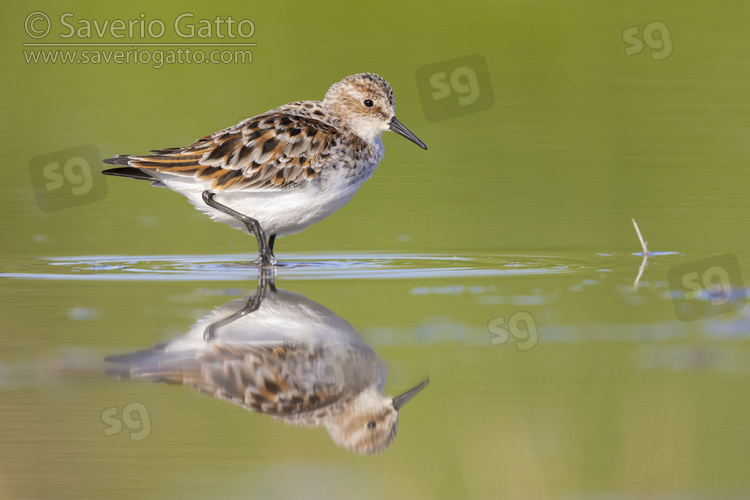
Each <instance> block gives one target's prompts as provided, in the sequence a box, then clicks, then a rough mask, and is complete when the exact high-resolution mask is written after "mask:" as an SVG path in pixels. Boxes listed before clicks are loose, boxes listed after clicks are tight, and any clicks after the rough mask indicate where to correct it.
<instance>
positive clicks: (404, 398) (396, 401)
mask: <svg viewBox="0 0 750 500" xmlns="http://www.w3.org/2000/svg"><path fill="white" fill-rule="evenodd" d="M417 140H419V139H417ZM429 383H430V379H427V380H425V381H424V382H422V383H421V384H419V385H418V386H416V387H414V388H412V389H409V390H408V391H406V392H405V393H403V394H401V395H400V396H396V397H395V398H393V407H394V408H395V409H396V410H399V409H400V408H401V407H402V406H404V405H405V404H406V403H408V402H409V400H410V399H411V398H413V397H414V396H416V395H417V393H418V392H419V391H421V390H422V389H424V388H425V387H427V384H429Z"/></svg>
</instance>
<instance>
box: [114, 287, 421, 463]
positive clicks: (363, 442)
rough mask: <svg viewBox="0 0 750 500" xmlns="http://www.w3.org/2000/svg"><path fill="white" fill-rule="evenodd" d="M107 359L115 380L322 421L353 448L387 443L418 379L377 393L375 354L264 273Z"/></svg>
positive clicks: (336, 320)
mask: <svg viewBox="0 0 750 500" xmlns="http://www.w3.org/2000/svg"><path fill="white" fill-rule="evenodd" d="M107 361H111V362H114V363H118V364H119V366H118V367H117V368H114V369H112V370H110V373H111V374H113V375H116V376H118V377H120V378H150V379H152V380H154V381H158V382H166V383H173V384H185V385H189V386H192V387H195V388H196V389H198V390H199V391H201V392H203V393H205V394H209V395H211V396H214V397H217V398H219V399H224V400H226V401H229V402H231V403H234V404H236V405H239V406H242V407H244V408H246V409H248V410H250V411H256V412H259V413H264V414H266V415H269V416H271V417H274V418H277V419H280V420H283V421H284V422H286V423H290V424H294V425H301V426H308V427H316V426H325V427H326V428H327V429H328V433H329V434H330V435H331V438H333V441H334V442H335V443H336V444H337V445H339V446H343V447H344V448H346V449H348V450H350V451H353V452H355V453H360V454H373V453H380V452H383V451H385V450H386V448H388V447H389V446H390V445H391V443H392V442H393V440H394V439H395V437H396V432H397V430H398V412H399V410H400V409H401V408H402V407H403V406H404V405H405V404H406V403H407V402H408V401H409V400H410V399H412V398H413V397H414V396H416V394H417V393H418V392H419V391H421V390H422V389H423V388H424V387H425V386H426V385H427V383H428V381H427V380H425V381H424V382H422V383H421V384H419V385H417V386H416V387H414V388H412V389H410V390H408V391H406V392H405V393H403V394H401V395H399V396H396V397H393V398H391V397H388V396H386V395H385V394H384V392H383V386H384V384H385V367H384V365H383V363H382V361H381V360H380V358H379V357H378V355H377V354H375V351H373V350H372V348H371V347H370V346H369V345H367V344H366V343H365V342H364V340H362V338H361V337H360V336H359V335H358V334H357V332H356V331H355V330H354V328H352V326H351V325H350V324H349V323H348V322H347V321H346V320H344V319H343V318H341V317H340V316H338V315H336V314H335V313H333V312H332V311H330V310H329V309H326V308H325V307H323V306H321V305H320V304H318V303H316V302H313V301H311V300H309V299H307V298H305V297H303V296H302V295H299V294H296V293H292V292H287V291H285V290H281V289H276V288H275V287H273V286H271V289H270V291H269V292H268V293H266V282H265V279H262V280H261V282H260V283H259V285H258V290H257V292H256V293H255V295H253V296H252V297H250V299H249V300H247V299H239V300H234V301H232V302H229V303H228V304H225V305H223V306H219V307H218V308H216V309H214V311H212V312H211V313H210V314H208V315H207V316H206V317H204V318H202V319H200V320H198V322H196V323H195V324H194V325H193V326H192V327H191V328H190V330H189V331H188V332H187V333H186V334H185V335H183V336H182V337H179V338H177V339H174V340H172V341H170V342H168V343H165V344H162V345H160V346H156V347H154V348H153V349H150V350H146V351H138V352H134V353H130V354H123V355H119V356H111V357H109V358H107Z"/></svg>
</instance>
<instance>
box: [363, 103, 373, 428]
mask: <svg viewBox="0 0 750 500" xmlns="http://www.w3.org/2000/svg"><path fill="white" fill-rule="evenodd" d="M362 103H363V104H364V105H365V106H367V107H368V108H371V107H373V106H374V105H375V103H374V102H372V99H365V100H364V101H362ZM368 425H369V424H368Z"/></svg>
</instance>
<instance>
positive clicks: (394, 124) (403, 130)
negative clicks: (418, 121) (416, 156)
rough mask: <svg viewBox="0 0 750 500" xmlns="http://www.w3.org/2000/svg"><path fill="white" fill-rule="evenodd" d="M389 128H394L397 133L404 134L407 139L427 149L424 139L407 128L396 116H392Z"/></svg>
mask: <svg viewBox="0 0 750 500" xmlns="http://www.w3.org/2000/svg"><path fill="white" fill-rule="evenodd" d="M389 128H390V129H391V130H393V131H394V132H396V133H397V134H399V135H403V136H404V137H406V138H407V139H409V140H410V141H411V142H413V143H414V144H416V145H417V146H419V147H420V148H422V149H427V146H425V143H424V142H422V141H420V140H419V137H417V136H416V135H414V134H413V133H412V132H411V130H409V129H408V128H406V127H405V126H404V124H403V123H401V122H400V121H398V120H396V117H395V116H394V117H393V118H391V126H390V127H389Z"/></svg>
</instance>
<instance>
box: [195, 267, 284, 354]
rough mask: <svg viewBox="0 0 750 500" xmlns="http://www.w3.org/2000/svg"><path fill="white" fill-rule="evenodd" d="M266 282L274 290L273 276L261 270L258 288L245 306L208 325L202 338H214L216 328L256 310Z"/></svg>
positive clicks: (261, 300) (207, 340) (263, 293)
mask: <svg viewBox="0 0 750 500" xmlns="http://www.w3.org/2000/svg"><path fill="white" fill-rule="evenodd" d="M266 284H268V285H270V286H271V289H272V290H273V291H274V292H275V291H276V287H275V286H274V284H273V277H272V276H270V279H269V275H268V274H267V273H265V272H263V271H261V272H260V274H259V275H258V289H257V290H256V291H255V295H253V296H252V297H250V298H249V299H248V301H247V303H246V304H245V307H243V308H242V309H240V310H239V311H237V312H235V313H234V314H230V315H229V316H227V317H226V318H224V319H220V320H218V321H215V322H213V323H211V324H210V325H208V326H207V327H206V330H205V331H204V332H203V339H204V340H205V341H206V342H210V341H212V340H213V339H215V338H216V330H217V329H218V328H221V327H222V326H225V325H228V324H229V323H231V322H233V321H237V320H238V319H240V318H242V317H243V316H247V315H248V314H250V313H252V312H255V311H257V310H258V308H259V307H260V304H261V303H262V302H263V299H264V298H265V296H266Z"/></svg>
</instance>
